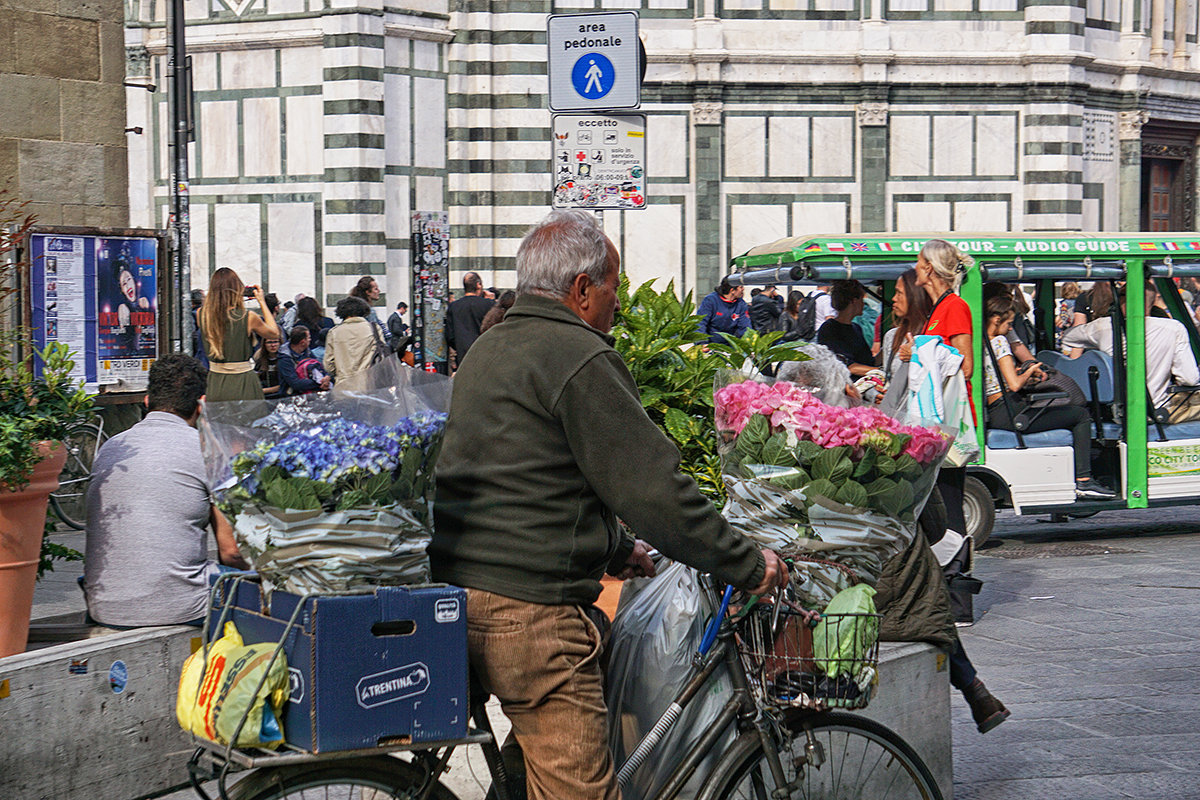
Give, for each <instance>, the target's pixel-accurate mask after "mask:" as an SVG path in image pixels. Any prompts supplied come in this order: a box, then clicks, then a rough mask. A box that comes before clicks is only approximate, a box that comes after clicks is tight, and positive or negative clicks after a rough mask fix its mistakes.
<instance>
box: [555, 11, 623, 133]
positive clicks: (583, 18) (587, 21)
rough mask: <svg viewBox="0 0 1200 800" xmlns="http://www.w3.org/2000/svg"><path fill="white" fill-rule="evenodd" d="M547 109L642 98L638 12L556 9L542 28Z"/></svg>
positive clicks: (597, 106)
mask: <svg viewBox="0 0 1200 800" xmlns="http://www.w3.org/2000/svg"><path fill="white" fill-rule="evenodd" d="M546 41H547V46H548V48H549V64H548V69H549V73H550V109H551V110H552V111H607V110H611V109H623V108H637V107H638V105H639V104H640V103H641V64H640V62H639V51H638V15H637V14H636V13H634V12H632V11H608V12H601V13H597V14H557V15H554V16H552V17H550V20H549V23H548V24H547V29H546Z"/></svg>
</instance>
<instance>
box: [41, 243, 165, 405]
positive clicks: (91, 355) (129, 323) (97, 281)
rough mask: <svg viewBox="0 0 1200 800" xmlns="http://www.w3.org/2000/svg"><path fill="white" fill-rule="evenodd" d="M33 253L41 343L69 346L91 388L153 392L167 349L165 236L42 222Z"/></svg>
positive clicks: (77, 370) (81, 376) (76, 374)
mask: <svg viewBox="0 0 1200 800" xmlns="http://www.w3.org/2000/svg"><path fill="white" fill-rule="evenodd" d="M26 252H27V253H28V263H29V279H28V282H27V283H26V286H27V291H26V296H27V298H28V299H27V302H26V308H27V313H28V316H27V320H28V324H29V325H30V327H31V329H32V333H33V343H34V346H36V347H38V348H39V349H40V348H44V347H45V346H46V345H47V344H49V343H51V342H62V343H64V344H66V345H67V346H68V347H69V348H70V349H71V351H72V352H73V353H74V358H75V370H74V372H73V373H72V375H73V377H76V378H79V379H81V380H83V381H84V383H85V385H86V388H87V389H88V391H90V392H140V391H143V390H145V388H146V381H147V377H148V374H149V372H150V365H151V364H153V363H154V360H155V359H156V358H157V357H158V354H159V350H160V336H159V334H160V329H161V328H162V322H163V319H162V317H161V315H160V294H161V293H160V286H161V281H162V280H163V277H164V276H163V274H162V272H163V265H164V253H165V248H164V240H163V236H162V235H161V234H160V233H159V232H158V231H149V230H122V231H114V232H108V231H100V230H96V229H87V228H56V229H49V228H35V229H34V230H33V231H31V232H30V234H29V238H28V246H27V250H26Z"/></svg>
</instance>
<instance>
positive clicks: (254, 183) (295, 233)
mask: <svg viewBox="0 0 1200 800" xmlns="http://www.w3.org/2000/svg"><path fill="white" fill-rule="evenodd" d="M128 6H129V20H128V23H127V30H128V34H129V35H128V37H127V41H128V42H129V43H130V47H129V48H128V72H129V73H130V79H131V80H132V81H141V80H145V81H149V82H152V83H154V84H156V85H157V86H158V89H159V90H158V91H157V92H155V93H153V94H148V93H147V92H145V91H144V90H141V89H130V90H129V91H128V97H129V108H130V111H129V117H130V125H139V126H141V127H143V128H144V130H145V131H146V134H145V135H143V136H142V137H140V138H139V139H138V140H137V141H135V142H131V150H134V151H135V154H134V156H133V157H132V158H131V180H130V184H131V190H130V191H131V195H132V202H133V209H132V216H133V218H134V219H133V221H134V224H151V223H158V224H162V223H163V222H164V221H165V220H166V218H167V214H168V213H169V202H170V201H169V197H168V191H167V185H168V178H169V171H168V163H167V157H168V156H167V146H166V142H167V125H168V118H167V104H166V94H165V88H166V84H167V76H166V63H165V61H166V59H165V51H166V47H165V40H164V31H163V27H162V26H163V21H164V20H163V14H164V3H163V2H161V0H154V1H153V2H151V1H150V0H141V2H133V1H132V0H131V2H130V3H129V4H128ZM187 18H188V48H189V52H190V53H191V55H192V60H193V69H194V78H193V81H194V90H195V112H196V124H197V142H196V145H195V146H193V148H192V153H191V158H192V182H191V202H192V282H193V285H195V286H206V285H207V283H208V275H209V274H211V272H212V271H213V270H214V269H216V268H217V267H221V266H228V267H232V268H234V269H235V270H237V271H238V273H239V274H240V275H241V276H242V278H243V279H244V280H246V281H247V282H254V283H264V284H265V285H266V286H268V287H269V288H270V290H271V291H274V292H276V293H277V294H278V295H279V296H280V297H281V298H285V299H286V298H289V297H291V296H292V295H294V294H296V293H298V292H304V293H305V294H309V295H312V296H316V297H318V298H320V299H321V300H322V302H323V303H324V304H325V305H326V306H328V307H332V306H333V304H334V303H336V301H337V300H338V299H340V298H341V297H343V296H345V294H346V292H347V291H348V290H349V288H350V287H351V286H353V284H354V283H355V281H357V280H358V278H359V276H361V275H374V276H376V278H377V279H378V280H379V283H380V287H381V288H382V289H384V298H383V300H382V301H381V302H382V304H386V305H392V306H394V305H395V301H396V300H397V299H407V297H408V289H409V279H408V274H407V272H408V264H409V254H408V247H409V241H408V236H409V233H408V231H409V219H408V214H409V211H410V209H420V210H431V211H436V210H444V209H445V208H446V205H445V202H446V201H445V191H446V179H447V163H446V137H445V129H446V84H447V63H446V59H447V46H448V44H449V42H450V40H451V39H452V38H453V34H452V33H450V31H449V30H448V22H449V14H448V9H447V3H446V2H445V0H437V1H436V2H421V0H411V1H410V2H409V3H408V7H407V8H405V9H403V10H400V9H395V8H391V7H390V6H389V7H387V8H385V6H384V5H383V3H382V2H380V0H376V2H374V3H370V2H354V3H349V2H342V1H341V0H203V2H199V1H195V2H188V3H187ZM389 298H393V300H392V302H390V303H388V299H389Z"/></svg>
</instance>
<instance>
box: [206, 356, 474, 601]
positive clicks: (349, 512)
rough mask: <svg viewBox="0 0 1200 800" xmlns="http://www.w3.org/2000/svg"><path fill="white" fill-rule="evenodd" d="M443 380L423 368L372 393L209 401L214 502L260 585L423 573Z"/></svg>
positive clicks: (323, 585)
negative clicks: (400, 382) (230, 525)
mask: <svg viewBox="0 0 1200 800" xmlns="http://www.w3.org/2000/svg"><path fill="white" fill-rule="evenodd" d="M431 380H432V381H435V382H434V383H430V381H431ZM417 381H420V383H417ZM449 384H450V379H449V378H446V377H444V376H432V377H429V376H424V375H421V376H416V377H414V378H412V379H411V382H410V383H407V384H405V385H400V386H388V387H386V388H384V389H380V390H377V391H372V392H361V393H338V392H329V393H321V394H319V395H318V394H311V395H302V396H299V397H293V398H288V399H286V400H282V401H278V402H273V403H269V402H267V401H245V402H229V403H213V404H211V405H210V406H206V407H205V411H204V415H203V416H202V418H201V423H200V426H199V427H200V431H201V439H202V442H203V445H204V450H205V457H206V462H207V466H208V471H209V479H210V480H211V481H212V483H213V485H214V486H216V487H217V489H216V491H215V492H214V495H215V500H216V503H217V506H218V507H219V508H220V509H221V511H222V512H223V513H224V514H225V515H226V517H228V518H229V520H230V521H231V522H232V523H233V529H234V536H235V537H236V538H237V541H238V546H239V547H240V548H241V550H242V555H244V556H245V557H246V558H247V559H248V560H250V561H251V563H252V564H253V565H254V568H255V570H256V571H257V572H258V573H259V574H260V575H261V576H262V578H263V583H264V586H265V587H267V588H268V590H269V589H270V588H273V587H278V588H282V589H284V590H286V591H289V592H293V593H296V594H309V593H321V592H344V591H354V590H355V587H370V586H381V585H395V584H412V583H424V582H428V581H429V559H428V557H427V556H426V553H425V550H426V547H427V546H428V544H429V541H430V538H431V536H432V533H433V491H434V467H435V465H436V462H437V454H438V450H439V449H440V446H441V440H442V431H443V429H444V428H445V425H446V413H445V411H444V409H445V408H446V406H447V405H448V401H449Z"/></svg>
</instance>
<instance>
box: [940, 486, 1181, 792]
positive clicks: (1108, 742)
mask: <svg viewBox="0 0 1200 800" xmlns="http://www.w3.org/2000/svg"><path fill="white" fill-rule="evenodd" d="M1189 516H1194V515H1193V513H1192V512H1191V511H1190V510H1187V509H1169V510H1163V511H1155V512H1140V513H1120V514H1111V515H1107V514H1106V515H1101V516H1098V517H1096V518H1094V519H1092V520H1088V521H1087V523H1080V522H1076V523H1070V524H1067V525H1049V524H1046V523H1044V522H1041V521H1038V520H1031V519H1026V518H1018V517H1013V516H1011V515H1009V514H1005V515H1003V516H1002V517H1001V518H1000V519H999V520H998V522H997V529H996V533H995V534H994V536H995V537H996V538H998V539H999V540H1000V544H999V545H998V546H996V547H993V548H989V549H987V550H985V551H983V552H981V553H979V558H977V559H976V562H975V576H976V577H978V578H981V579H982V580H983V581H984V582H985V583H984V587H983V591H982V592H981V593H980V595H979V596H978V598H977V599H976V604H975V605H976V619H977V622H976V624H975V625H974V626H973V627H970V628H963V629H960V631H959V633H960V635H961V636H962V639H963V643H964V645H965V647H966V650H967V652H968V654H970V655H971V658H972V660H973V661H974V663H975V666H976V667H977V668H978V670H979V675H980V677H981V678H982V679H983V681H984V682H985V683H986V684H987V685H988V687H989V688H991V689H992V690H993V691H994V692H995V693H996V695H997V696H998V697H1000V699H1001V700H1003V701H1004V702H1005V703H1007V704H1008V706H1009V708H1010V710H1011V711H1012V717H1011V718H1010V719H1009V720H1008V721H1007V722H1005V723H1004V724H1003V725H1001V726H1000V727H999V728H996V729H995V730H994V731H992V732H991V733H988V734H987V735H984V736H981V735H980V734H979V733H978V732H977V731H976V730H975V726H974V723H973V721H972V720H971V716H970V713H969V712H968V710H967V708H966V704H965V703H963V702H961V700H959V699H958V698H955V699H954V700H953V701H952V703H953V709H954V716H953V735H954V778H955V783H954V798H955V800H1030V799H1031V798H1038V800H1041V799H1042V798H1045V799H1046V800H1057V799H1058V798H1061V799H1062V800H1107V799H1108V798H1150V797H1171V798H1173V800H1200V644H1197V640H1196V635H1195V628H1196V625H1197V623H1196V620H1197V619H1200V536H1196V535H1195V533H1196V532H1197V528H1198V527H1200V526H1198V525H1197V523H1196V522H1194V521H1192V520H1189ZM1126 531H1128V535H1124V534H1125V532H1126ZM1034 598H1039V599H1034Z"/></svg>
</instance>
